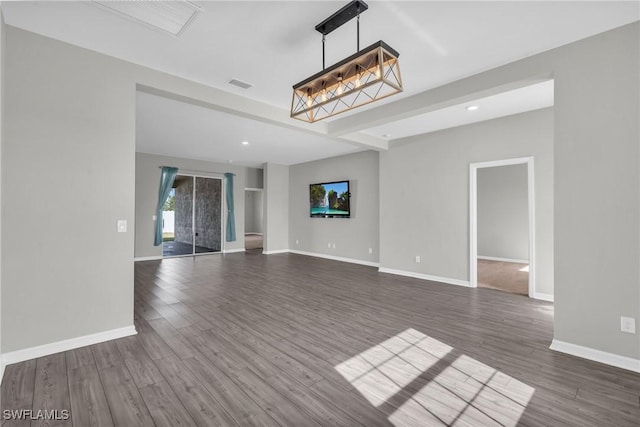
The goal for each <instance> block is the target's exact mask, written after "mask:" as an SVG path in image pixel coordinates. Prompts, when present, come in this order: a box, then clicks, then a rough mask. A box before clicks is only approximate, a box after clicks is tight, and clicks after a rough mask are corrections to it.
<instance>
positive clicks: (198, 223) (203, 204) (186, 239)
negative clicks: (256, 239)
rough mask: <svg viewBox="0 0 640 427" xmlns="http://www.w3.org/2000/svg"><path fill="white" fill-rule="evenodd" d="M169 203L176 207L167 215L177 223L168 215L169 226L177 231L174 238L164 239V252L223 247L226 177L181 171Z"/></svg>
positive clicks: (177, 253)
mask: <svg viewBox="0 0 640 427" xmlns="http://www.w3.org/2000/svg"><path fill="white" fill-rule="evenodd" d="M171 197H173V200H171ZM166 206H168V207H173V209H174V211H173V215H170V214H167V215H166V217H167V218H166V219H168V218H170V217H172V219H173V224H172V225H173V227H170V225H171V224H167V221H166V219H165V223H164V224H165V229H169V228H172V229H173V231H174V233H173V240H170V239H167V238H165V239H166V241H165V242H163V245H162V255H163V256H165V257H169V256H180V255H193V254H203V253H213V252H220V251H221V250H222V179H219V178H204V177H196V176H187V175H178V176H176V179H175V182H174V187H173V189H172V192H171V195H170V197H169V201H168V203H167V205H166ZM167 235H168V233H167Z"/></svg>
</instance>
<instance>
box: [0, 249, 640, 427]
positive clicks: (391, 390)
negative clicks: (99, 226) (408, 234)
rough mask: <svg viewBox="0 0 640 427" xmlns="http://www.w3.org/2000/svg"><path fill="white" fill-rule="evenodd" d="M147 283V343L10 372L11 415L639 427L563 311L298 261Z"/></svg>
mask: <svg viewBox="0 0 640 427" xmlns="http://www.w3.org/2000/svg"><path fill="white" fill-rule="evenodd" d="M135 271H136V274H135V323H136V328H137V330H138V335H136V336H132V337H127V338H123V339H119V340H115V341H110V342H105V343H101V344H97V345H93V346H89V347H85V348H80V349H76V350H72V351H68V352H65V353H59V354H54V355H51V356H47V357H42V358H39V359H37V360H30V361H26V362H22V363H18V364H14V365H10V366H8V367H7V369H6V372H5V376H4V380H3V384H2V403H1V406H2V410H3V411H5V410H18V409H33V411H34V413H35V411H38V410H43V409H46V410H53V409H57V410H69V411H70V414H71V417H70V419H69V420H66V421H65V420H60V421H58V422H53V423H52V422H45V421H43V420H36V421H33V422H32V423H31V425H34V426H35V425H61V426H71V425H73V426H74V427H85V426H93V425H95V426H110V425H117V426H126V427H129V426H137V425H145V426H146V425H149V426H152V425H157V426H170V427H176V426H185V425H186V426H190V425H199V426H231V425H240V426H251V425H266V426H278V425H281V426H298V427H299V426H320V425H321V426H327V425H334V426H338V425H339V426H390V425H396V426H399V425H410V426H427V425H459V426H491V425H504V426H513V425H526V426H564V425H574V426H638V425H640V407H639V405H640V375H638V374H634V373H631V372H628V371H624V370H620V369H616V368H612V367H608V366H605V365H601V364H598V363H594V362H589V361H586V360H582V359H578V358H574V357H571V356H567V355H563V354H559V353H554V352H552V351H550V350H548V347H549V344H550V342H551V339H552V323H553V305H552V304H549V303H545V302H539V301H533V300H530V299H528V298H526V297H524V296H519V295H513V294H508V293H504V292H499V291H494V290H490V289H467V288H462V287H456V286H452V285H445V284H438V283H433V282H426V281H421V280H414V279H410V278H404V277H398V276H392V275H387V274H380V273H378V272H377V270H376V269H375V268H370V267H364V266H358V265H353V264H346V263H341V262H335V261H329V260H323V259H316V258H309V257H304V256H300V255H291V254H280V255H269V256H264V255H261V254H260V253H259V252H252V253H247V254H229V255H212V256H206V257H195V258H176V259H165V260H163V261H148V262H139V263H136V267H135ZM79 321H80V319H79ZM5 414H6V412H3V421H2V425H3V426H5V425H6V426H13V425H19V426H22V425H29V424H30V422H29V421H28V420H27V421H24V420H22V421H20V420H7V419H4V418H5V417H4V415H5Z"/></svg>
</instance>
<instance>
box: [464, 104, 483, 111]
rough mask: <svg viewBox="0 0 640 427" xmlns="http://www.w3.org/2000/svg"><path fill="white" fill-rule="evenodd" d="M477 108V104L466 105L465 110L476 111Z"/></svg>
mask: <svg viewBox="0 0 640 427" xmlns="http://www.w3.org/2000/svg"><path fill="white" fill-rule="evenodd" d="M478 108H480V107H478V106H477V105H469V106H468V107H467V111H476V110H477V109H478Z"/></svg>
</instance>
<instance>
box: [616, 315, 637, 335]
mask: <svg viewBox="0 0 640 427" xmlns="http://www.w3.org/2000/svg"><path fill="white" fill-rule="evenodd" d="M620 331H621V332H626V333H627V334H635V333H636V319H634V318H633V317H624V316H622V317H620Z"/></svg>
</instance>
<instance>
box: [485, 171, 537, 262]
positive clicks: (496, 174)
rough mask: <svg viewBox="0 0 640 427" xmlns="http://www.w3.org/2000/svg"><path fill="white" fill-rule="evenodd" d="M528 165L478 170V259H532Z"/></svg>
mask: <svg viewBox="0 0 640 427" xmlns="http://www.w3.org/2000/svg"><path fill="white" fill-rule="evenodd" d="M527 181H528V179H527V165H525V164H520V165H510V166H498V167H491V168H481V169H478V180H477V185H478V193H477V197H478V198H477V200H478V217H477V218H478V228H477V230H478V256H485V257H497V258H506V259H512V260H528V259H529V199H528V194H529V191H528V188H527V184H528V182H527Z"/></svg>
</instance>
